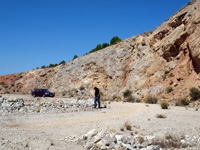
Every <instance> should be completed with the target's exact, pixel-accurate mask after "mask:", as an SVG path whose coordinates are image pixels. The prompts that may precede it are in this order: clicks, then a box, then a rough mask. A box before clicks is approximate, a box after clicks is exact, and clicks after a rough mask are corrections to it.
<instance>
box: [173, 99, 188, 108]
mask: <svg viewBox="0 0 200 150" xmlns="http://www.w3.org/2000/svg"><path fill="white" fill-rule="evenodd" d="M189 103H190V100H189V99H188V98H187V97H182V98H178V99H176V100H175V105H176V106H186V105H189Z"/></svg>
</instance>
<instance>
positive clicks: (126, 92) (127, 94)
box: [123, 89, 132, 98]
mask: <svg viewBox="0 0 200 150" xmlns="http://www.w3.org/2000/svg"><path fill="white" fill-rule="evenodd" d="M131 95H132V91H131V90H128V89H127V90H126V91H125V92H124V93H123V96H124V98H126V97H129V96H131Z"/></svg>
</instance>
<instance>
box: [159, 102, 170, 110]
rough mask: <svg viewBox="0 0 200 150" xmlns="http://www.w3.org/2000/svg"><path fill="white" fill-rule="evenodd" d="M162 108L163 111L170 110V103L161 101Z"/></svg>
mask: <svg viewBox="0 0 200 150" xmlns="http://www.w3.org/2000/svg"><path fill="white" fill-rule="evenodd" d="M160 106H161V108H162V109H168V107H169V103H168V101H166V100H163V101H161V103H160Z"/></svg>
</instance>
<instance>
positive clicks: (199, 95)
mask: <svg viewBox="0 0 200 150" xmlns="http://www.w3.org/2000/svg"><path fill="white" fill-rule="evenodd" d="M190 97H191V100H193V101H195V100H198V99H200V90H199V89H198V88H195V87H192V88H191V89H190Z"/></svg>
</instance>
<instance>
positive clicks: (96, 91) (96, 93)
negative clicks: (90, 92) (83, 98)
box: [94, 88, 100, 97]
mask: <svg viewBox="0 0 200 150" xmlns="http://www.w3.org/2000/svg"><path fill="white" fill-rule="evenodd" d="M99 91H100V90H99V89H98V88H95V94H94V95H95V97H96V96H98V97H100V94H99Z"/></svg>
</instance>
